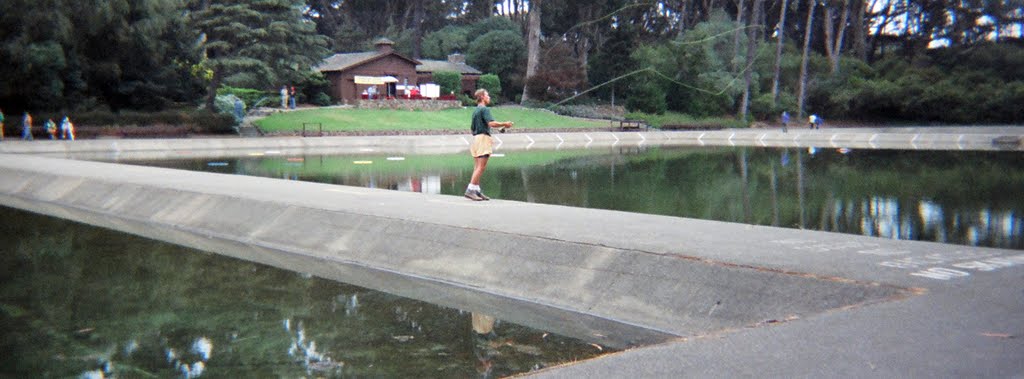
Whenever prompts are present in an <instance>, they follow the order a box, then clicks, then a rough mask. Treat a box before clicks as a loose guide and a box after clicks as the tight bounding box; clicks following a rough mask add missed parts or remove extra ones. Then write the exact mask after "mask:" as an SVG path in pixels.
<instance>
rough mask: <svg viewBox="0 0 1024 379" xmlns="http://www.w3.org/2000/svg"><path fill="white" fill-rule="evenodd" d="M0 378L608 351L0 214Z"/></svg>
mask: <svg viewBox="0 0 1024 379" xmlns="http://www.w3.org/2000/svg"><path fill="white" fill-rule="evenodd" d="M0 219H3V220H4V222H3V223H0V246H3V247H4V248H3V254H0V325H2V326H3V329H4V330H3V335H2V337H0V348H2V351H3V354H0V377H11V378H40V377H42V378H46V377H60V378H66V377H87V378H100V377H114V376H116V377H122V378H147V377H162V378H168V377H186V378H197V377H214V378H225V377H232V378H256V377H261V378H262V377H286V378H299V377H389V378H400V377H444V378H468V377H500V376H507V375H512V374H515V373H522V372H527V371H531V370H535V369H539V368H543V367H548V366H551V365H555V364H559V363H565V362H571V361H576V360H582V359H587V358H591V357H594V356H597V355H599V354H604V353H608V352H610V351H614V349H609V348H608V347H605V346H599V345H596V344H591V343H589V342H584V341H580V340H576V339H571V338H567V337H562V336H559V335H555V334H551V333H547V332H545V331H542V330H536V329H532V328H528V327H524V326H520V325H517V324H514V323H509V322H504V321H501V320H500V319H496V318H495V317H492V316H491V315H484V314H475V313H472V312H470V311H463V310H457V309H451V308H445V307H440V306H435V305H431V304H427V303H424V302H420V301H416V300H411V299H407V298H402V297H398V296H393V295H389V294H386V293H382V292H377V291H372V290H368V289H365V288H360V287H356V286H351V285H346V284H342V283H338V282H335V281H331V280H325V279H320V278H317V277H312V276H310V275H306V274H302V273H295V272H290V271H286V270H281V269H277V268H273V267H269V266H264V265H260V264H256V263H251V262H246V261H240V260H237V259H233V258H228V257H225V256H221V255H217V254H211V253H206V252H201V251H196V250H193V249H188V248H184V247H180V246H177V245H173V244H168V243H162V242H157V241H153V240H149V239H145V238H141V237H135V236H132V235H128V234H125V233H121V232H115V231H110V230H106V229H101V228H97V227H92V226H88V225H83V224H78V223H75V222H71V221H66V220H61V219H57V218H52V217H46V216H41V215H37V214H33V213H28V212H23V211H20V210H14V209H10V208H4V207H0Z"/></svg>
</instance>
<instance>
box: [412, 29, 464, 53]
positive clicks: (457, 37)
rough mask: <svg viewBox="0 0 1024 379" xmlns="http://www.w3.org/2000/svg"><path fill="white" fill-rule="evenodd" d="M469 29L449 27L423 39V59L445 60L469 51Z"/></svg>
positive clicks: (429, 34)
mask: <svg viewBox="0 0 1024 379" xmlns="http://www.w3.org/2000/svg"><path fill="white" fill-rule="evenodd" d="M468 36H469V29H468V28H466V27H465V26H455V25H448V26H445V27H444V28H442V29H441V30H437V31H433V32H430V33H428V34H427V35H426V37H423V58H428V59H445V57H446V56H448V54H453V53H463V52H466V51H467V50H469V42H470V41H469V40H468V39H467V37H468Z"/></svg>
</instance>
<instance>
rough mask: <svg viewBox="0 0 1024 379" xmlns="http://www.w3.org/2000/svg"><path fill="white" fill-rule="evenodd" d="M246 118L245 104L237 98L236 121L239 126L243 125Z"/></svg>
mask: <svg viewBox="0 0 1024 379" xmlns="http://www.w3.org/2000/svg"><path fill="white" fill-rule="evenodd" d="M244 118H245V104H243V103H242V100H241V99H239V98H237V97H236V98H235V121H236V122H238V123H239V124H241V123H242V119H244Z"/></svg>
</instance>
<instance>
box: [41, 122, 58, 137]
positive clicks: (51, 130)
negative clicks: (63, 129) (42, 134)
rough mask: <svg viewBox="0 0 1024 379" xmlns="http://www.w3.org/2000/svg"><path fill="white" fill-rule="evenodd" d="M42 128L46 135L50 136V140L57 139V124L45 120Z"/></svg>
mask: <svg viewBox="0 0 1024 379" xmlns="http://www.w3.org/2000/svg"><path fill="white" fill-rule="evenodd" d="M43 126H45V127H46V134H49V135H50V139H52V140H55V139H57V124H56V123H54V122H53V119H49V118H48V119H46V122H44V123H43Z"/></svg>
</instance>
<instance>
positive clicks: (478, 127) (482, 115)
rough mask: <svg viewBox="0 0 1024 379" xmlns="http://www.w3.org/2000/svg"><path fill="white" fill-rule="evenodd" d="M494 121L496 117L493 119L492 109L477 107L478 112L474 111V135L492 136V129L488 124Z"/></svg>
mask: <svg viewBox="0 0 1024 379" xmlns="http://www.w3.org/2000/svg"><path fill="white" fill-rule="evenodd" d="M491 121H494V117H491V109H490V108H487V107H482V106H479V105H477V106H476V110H474V111H473V126H472V128H471V129H472V130H473V135H474V136H475V135H477V134H486V135H491V127H490V126H488V125H487V124H488V123H490V122H491Z"/></svg>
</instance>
